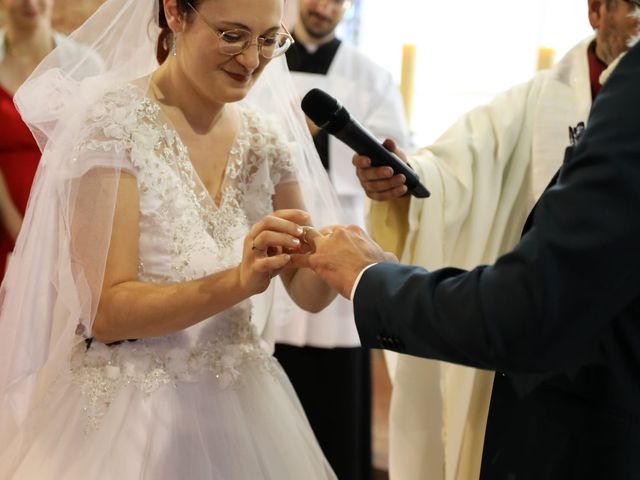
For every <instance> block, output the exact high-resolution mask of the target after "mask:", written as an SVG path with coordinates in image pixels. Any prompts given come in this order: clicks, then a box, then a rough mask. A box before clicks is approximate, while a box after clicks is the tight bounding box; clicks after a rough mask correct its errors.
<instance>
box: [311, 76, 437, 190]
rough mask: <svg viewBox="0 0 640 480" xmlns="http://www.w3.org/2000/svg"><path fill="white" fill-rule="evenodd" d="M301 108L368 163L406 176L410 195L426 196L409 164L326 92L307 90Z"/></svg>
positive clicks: (317, 123)
mask: <svg viewBox="0 0 640 480" xmlns="http://www.w3.org/2000/svg"><path fill="white" fill-rule="evenodd" d="M302 111H304V113H305V114H306V115H307V117H309V118H310V119H311V121H313V123H315V124H316V125H317V126H318V127H319V128H321V129H323V130H325V131H326V132H328V133H330V134H331V135H333V136H335V137H336V138H337V139H339V140H341V141H342V142H343V143H345V144H346V145H348V146H349V147H350V148H351V149H353V150H354V151H355V152H356V153H358V154H359V155H364V156H366V157H369V158H370V159H371V164H372V165H374V166H382V165H385V166H389V167H391V168H392V169H393V173H394V174H395V175H397V174H400V173H401V174H403V175H404V176H405V177H406V179H407V180H406V182H405V185H406V186H407V188H408V189H409V192H410V193H411V194H412V195H413V196H415V197H417V198H426V197H428V196H429V195H430V193H429V190H427V189H426V188H425V186H424V185H422V183H420V179H419V178H418V176H417V175H416V174H415V172H414V171H413V170H412V169H411V167H409V165H407V164H406V163H404V162H403V161H402V160H401V159H400V158H398V157H397V156H396V155H394V154H393V153H392V152H390V151H389V150H387V149H386V148H385V147H384V145H382V144H381V143H380V142H379V141H378V139H376V138H375V137H374V136H373V135H372V134H371V133H369V132H368V131H367V130H366V129H365V128H364V127H363V126H362V125H360V123H358V121H357V120H355V119H354V118H351V115H349V112H347V110H346V109H345V108H344V107H343V106H342V105H340V103H339V102H338V101H337V100H336V99H335V98H333V97H332V96H331V95H329V94H328V93H326V92H324V91H322V90H320V89H318V88H314V89H313V90H311V91H309V93H307V94H306V95H305V96H304V98H303V99H302Z"/></svg>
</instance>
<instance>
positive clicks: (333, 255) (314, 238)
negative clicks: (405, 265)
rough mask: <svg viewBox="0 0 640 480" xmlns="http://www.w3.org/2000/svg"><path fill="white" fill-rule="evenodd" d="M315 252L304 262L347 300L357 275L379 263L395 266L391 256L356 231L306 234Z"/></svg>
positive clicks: (335, 228) (336, 228)
mask: <svg viewBox="0 0 640 480" xmlns="http://www.w3.org/2000/svg"><path fill="white" fill-rule="evenodd" d="M307 238H310V239H311V242H312V243H313V246H314V249H315V251H314V252H313V253H311V254H310V255H308V257H307V258H306V261H307V262H308V266H309V267H310V268H312V269H313V270H314V271H315V272H316V274H317V275H318V276H319V277H320V278H322V279H323V280H324V281H325V282H327V283H328V284H329V285H330V286H331V287H333V288H334V289H335V290H337V291H338V292H339V293H340V294H341V295H342V296H343V297H345V298H347V299H349V298H350V296H351V290H352V288H353V285H354V283H355V281H356V279H357V278H358V275H359V274H360V272H361V271H362V270H363V269H364V268H365V267H367V266H369V265H371V264H374V263H379V262H395V263H397V262H398V259H397V258H396V256H395V255H393V254H392V253H388V252H385V251H384V250H382V248H380V246H379V245H378V244H377V243H375V242H374V241H373V240H371V238H370V237H369V236H368V235H367V234H366V233H365V232H364V230H362V229H361V228H360V227H357V226H355V225H349V226H347V227H342V226H332V227H326V228H323V229H321V230H320V231H315V230H314V231H313V232H309V233H308V234H307Z"/></svg>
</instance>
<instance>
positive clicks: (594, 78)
mask: <svg viewBox="0 0 640 480" xmlns="http://www.w3.org/2000/svg"><path fill="white" fill-rule="evenodd" d="M587 52H588V53H587V57H588V58H589V78H590V80H591V100H595V98H596V96H597V95H598V94H599V93H600V89H601V88H602V85H600V74H601V73H602V72H604V71H605V70H606V68H607V65H606V64H605V63H603V62H602V60H600V59H599V58H598V57H597V56H596V44H595V43H592V44H591V45H589V49H588V50H587Z"/></svg>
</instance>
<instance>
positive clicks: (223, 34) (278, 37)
mask: <svg viewBox="0 0 640 480" xmlns="http://www.w3.org/2000/svg"><path fill="white" fill-rule="evenodd" d="M187 5H189V7H190V8H191V10H193V11H194V12H195V14H196V16H197V17H198V18H199V19H200V20H201V21H202V23H204V24H205V25H206V26H207V27H209V28H210V29H211V30H212V31H213V33H215V34H216V36H217V37H218V40H219V42H218V51H219V52H220V53H221V54H223V55H229V56H235V55H240V54H241V53H242V52H244V51H245V50H246V49H248V48H249V47H250V46H251V45H253V39H254V36H253V34H252V33H251V32H250V31H249V30H245V29H244V28H232V29H230V30H220V29H219V28H216V27H214V26H213V25H211V24H210V23H209V22H208V21H206V20H205V19H204V18H203V17H202V15H200V12H198V10H196V8H195V7H194V6H193V5H191V3H190V2H187ZM281 27H282V29H283V30H284V32H276V33H272V34H269V35H264V36H262V35H261V36H258V37H255V39H256V44H257V46H258V53H259V54H260V55H261V56H262V57H264V58H267V59H271V58H275V57H279V56H280V55H282V54H283V53H285V52H286V51H287V50H288V49H289V47H290V46H291V45H293V44H294V40H293V37H292V36H291V35H290V34H289V31H288V30H287V29H286V27H285V26H284V25H281Z"/></svg>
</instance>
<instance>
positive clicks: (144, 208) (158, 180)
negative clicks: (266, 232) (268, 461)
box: [72, 86, 295, 418]
mask: <svg viewBox="0 0 640 480" xmlns="http://www.w3.org/2000/svg"><path fill="white" fill-rule="evenodd" d="M239 108H240V114H241V118H242V122H241V123H242V126H241V129H240V131H239V132H237V136H236V138H235V140H234V143H233V146H232V148H231V151H230V152H229V157H228V159H227V166H226V169H225V175H224V180H223V183H222V186H221V195H220V202H219V204H216V203H215V202H214V200H213V199H212V198H211V196H210V195H209V192H208V191H207V190H206V188H205V186H204V185H203V183H202V182H201V180H200V178H199V177H198V175H197V173H196V171H195V169H194V167H193V165H192V164H191V161H190V159H189V153H188V149H187V147H186V146H185V145H184V144H183V143H182V141H181V140H180V137H179V136H178V134H177V132H176V131H175V129H174V128H173V127H172V126H171V125H170V124H169V123H168V121H166V120H165V119H164V117H163V115H162V113H161V110H160V108H159V106H158V104H157V103H155V102H154V101H152V100H151V99H150V98H149V97H147V96H146V95H145V94H144V93H143V92H141V91H140V90H139V89H137V88H136V87H133V86H123V87H121V88H119V89H117V90H114V91H112V92H110V93H108V94H106V95H105V96H104V97H102V99H101V100H100V101H99V102H97V103H96V104H95V105H94V106H93V108H92V110H91V111H90V120H89V124H90V125H89V131H90V134H89V135H88V136H86V138H87V140H86V141H83V142H82V144H81V145H79V150H80V151H88V152H92V153H93V154H95V153H100V154H106V155H109V154H112V153H113V154H116V153H117V154H122V153H123V152H124V153H125V155H124V157H125V158H126V159H128V161H125V162H124V163H123V164H122V165H121V167H122V168H124V169H126V170H127V171H129V172H130V173H131V174H133V175H135V177H136V179H137V185H138V193H139V202H140V205H139V210H140V220H139V228H140V241H139V278H140V280H141V281H144V282H155V283H173V282H183V281H188V280H192V279H195V278H200V277H202V276H205V275H208V274H211V273H215V272H217V271H221V270H224V269H228V268H230V267H232V266H235V265H237V264H238V263H239V262H240V260H241V256H242V244H243V239H244V236H245V235H246V233H247V232H248V230H249V228H250V226H251V225H252V224H253V223H255V222H256V221H258V220H259V219H260V218H261V217H263V216H264V215H266V214H268V213H270V212H271V211H272V210H273V205H272V195H273V194H274V191H275V186H276V185H278V184H279V183H281V182H289V181H293V180H295V174H294V171H293V166H292V163H291V158H290V153H289V152H290V151H289V148H288V145H287V144H286V142H284V141H283V140H282V139H281V138H280V136H279V135H278V131H277V128H276V127H275V124H274V123H273V122H272V121H271V120H270V119H269V118H268V117H267V116H266V115H264V114H261V113H259V112H257V111H254V110H251V109H248V108H243V107H239ZM250 317H251V302H250V301H249V300H247V301H245V302H243V303H241V304H238V305H236V306H234V307H232V308H231V309H229V310H227V311H225V312H222V313H220V314H218V315H216V316H214V317H212V318H210V319H207V320H205V321H203V322H201V323H199V324H197V325H195V326H193V327H191V328H189V329H186V330H184V331H181V332H178V333H176V334H173V335H171V336H168V337H164V338H158V339H151V340H139V341H136V342H125V343H122V344H120V345H117V346H112V347H107V346H104V345H100V344H95V345H92V347H91V348H90V349H89V350H88V352H84V351H82V349H80V348H78V349H77V351H76V352H75V353H74V356H73V368H72V369H73V372H74V376H75V378H76V380H77V381H78V382H79V383H80V386H81V388H82V389H83V391H84V393H85V394H86V395H87V397H88V398H89V403H90V405H91V408H90V410H91V409H93V412H94V413H93V417H94V418H95V417H98V416H99V415H100V412H101V411H103V410H104V409H105V408H106V405H108V403H109V398H110V397H111V396H112V395H113V394H115V392H116V391H117V390H118V389H119V388H121V387H122V386H123V385H125V384H134V385H137V386H138V387H139V388H140V389H142V390H144V391H145V392H152V391H154V390H155V389H157V388H159V387H160V386H162V385H165V384H167V383H171V382H180V381H195V380H197V379H198V378H199V376H200V375H202V374H203V373H213V374H214V375H215V377H216V378H217V379H218V380H219V381H220V385H221V386H222V387H225V386H228V385H230V384H232V383H233V382H234V381H235V380H237V378H238V377H239V371H240V369H239V366H240V365H241V364H243V363H246V362H248V361H260V362H264V361H266V359H267V358H268V355H267V354H266V352H265V351H264V349H262V348H261V346H260V340H259V336H258V335H257V333H256V331H255V329H254V328H253V326H252V325H251V323H250Z"/></svg>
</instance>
